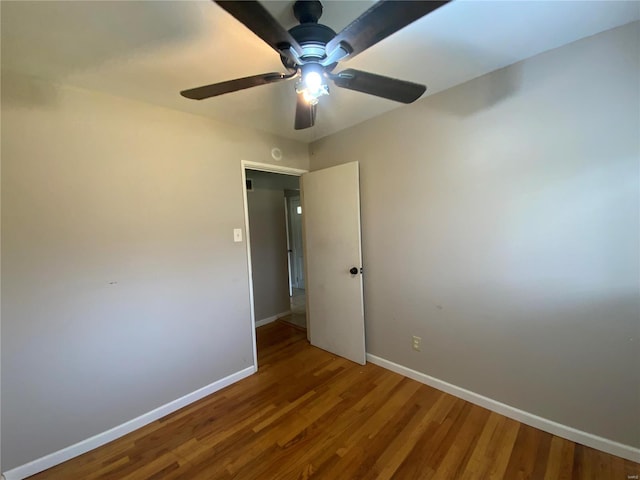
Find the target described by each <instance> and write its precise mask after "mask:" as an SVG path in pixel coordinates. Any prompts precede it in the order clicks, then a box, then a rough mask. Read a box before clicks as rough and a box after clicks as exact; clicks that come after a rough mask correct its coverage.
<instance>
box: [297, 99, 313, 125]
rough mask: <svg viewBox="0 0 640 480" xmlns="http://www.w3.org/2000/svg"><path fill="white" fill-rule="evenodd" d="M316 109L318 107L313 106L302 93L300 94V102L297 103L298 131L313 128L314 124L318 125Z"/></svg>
mask: <svg viewBox="0 0 640 480" xmlns="http://www.w3.org/2000/svg"><path fill="white" fill-rule="evenodd" d="M316 107H317V105H311V104H310V103H309V102H307V101H306V100H305V99H304V96H303V95H302V93H299V94H298V101H297V103H296V122H295V129H296V130H304V129H305V128H309V127H313V124H314V123H316Z"/></svg>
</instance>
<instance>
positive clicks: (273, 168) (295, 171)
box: [240, 160, 308, 370]
mask: <svg viewBox="0 0 640 480" xmlns="http://www.w3.org/2000/svg"><path fill="white" fill-rule="evenodd" d="M240 169H241V170H242V201H243V205H244V231H245V238H246V242H247V271H248V274H249V309H250V311H251V341H252V342H253V365H254V366H255V369H256V370H257V369H258V343H257V340H256V328H257V327H259V326H260V325H258V324H257V323H256V311H255V305H254V303H253V302H254V301H253V267H252V266H251V231H250V229H249V202H248V200H247V169H249V170H258V171H261V172H271V173H281V174H284V175H293V176H295V177H299V176H301V175H302V174H303V173H307V172H308V170H302V169H300V168H293V167H282V166H280V165H272V164H270V163H259V162H251V161H249V160H241V161H240Z"/></svg>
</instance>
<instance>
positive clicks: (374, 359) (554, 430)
mask: <svg viewBox="0 0 640 480" xmlns="http://www.w3.org/2000/svg"><path fill="white" fill-rule="evenodd" d="M367 360H368V361H369V362H371V363H374V364H376V365H379V366H381V367H383V368H386V369H387V370H391V371H392V372H396V373H399V374H400V375H404V376H405V377H409V378H411V379H413V380H416V381H418V382H420V383H424V384H426V385H429V386H431V387H434V388H437V389H438V390H442V391H443V392H446V393H449V394H451V395H454V396H455V397H458V398H462V399H463V400H466V401H468V402H471V403H473V404H475V405H479V406H481V407H484V408H486V409H488V410H491V411H492V412H496V413H499V414H501V415H504V416H505V417H509V418H512V419H514V420H517V421H519V422H521V423H524V424H526V425H530V426H532V427H534V428H538V429H540V430H543V431H545V432H548V433H551V434H553V435H557V436H558V437H562V438H566V439H567V440H571V441H573V442H576V443H580V444H582V445H586V446H588V447H591V448H595V449H597V450H601V451H603V452H607V453H610V454H611V455H616V456H618V457H622V458H626V459H627V460H631V461H634V462H640V449H638V448H635V447H632V446H630V445H624V444H622V443H618V442H614V441H613V440H609V439H607V438H603V437H599V436H597V435H593V434H591V433H587V432H583V431H581V430H577V429H575V428H573V427H569V426H567V425H563V424H561V423H557V422H554V421H553V420H549V419H547V418H543V417H539V416H538V415H534V414H533V413H529V412H525V411H524V410H520V409H518V408H515V407H512V406H510V405H506V404H504V403H501V402H498V401H497V400H493V399H491V398H488V397H485V396H483V395H480V394H478V393H475V392H472V391H470V390H466V389H464V388H461V387H458V386H456V385H453V384H451V383H448V382H445V381H443V380H440V379H438V378H434V377H432V376H430V375H427V374H425V373H421V372H418V371H416V370H412V369H411V368H409V367H405V366H403V365H399V364H397V363H394V362H392V361H390V360H386V359H384V358H381V357H378V356H376V355H372V354H370V353H367Z"/></svg>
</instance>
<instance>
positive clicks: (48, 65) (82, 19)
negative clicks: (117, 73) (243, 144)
mask: <svg viewBox="0 0 640 480" xmlns="http://www.w3.org/2000/svg"><path fill="white" fill-rule="evenodd" d="M200 5H201V4H199V3H198V2H66V1H50V2H2V4H1V7H0V8H1V11H2V18H1V22H2V29H1V32H2V68H3V75H4V72H5V70H7V69H9V70H14V71H16V72H21V73H23V74H26V75H32V76H35V77H39V78H50V79H52V80H53V81H54V82H56V81H64V80H65V78H66V77H68V76H70V75H72V74H76V73H79V72H82V71H85V70H89V69H92V68H96V67H100V66H101V65H103V64H105V63H108V62H112V61H115V60H124V59H127V58H131V57H132V56H133V55H140V54H144V53H148V52H151V51H157V50H159V49H164V48H166V47H167V46H171V45H175V44H181V43H185V42H187V41H188V40H190V39H193V38H194V37H197V36H199V35H201V32H202V31H203V27H204V26H205V25H204V23H205V22H204V19H203V15H202V11H201V8H200ZM29 93H30V94H31V95H29V96H27V95H26V92H24V93H23V94H22V95H19V96H18V97H17V98H18V99H22V100H26V99H27V98H29V101H30V104H34V103H36V102H43V103H45V104H46V102H48V101H50V100H51V97H50V96H49V95H48V94H47V93H46V92H42V91H40V90H38V91H30V92H29ZM39 104H41V103H39Z"/></svg>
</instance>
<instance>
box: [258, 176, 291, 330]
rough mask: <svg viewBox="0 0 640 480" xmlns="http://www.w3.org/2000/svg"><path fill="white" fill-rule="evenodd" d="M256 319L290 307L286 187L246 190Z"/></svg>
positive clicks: (276, 313) (275, 313)
mask: <svg viewBox="0 0 640 480" xmlns="http://www.w3.org/2000/svg"><path fill="white" fill-rule="evenodd" d="M247 203H248V208H249V234H250V235H251V265H252V272H251V273H252V276H253V302H254V308H255V318H256V322H258V321H260V320H265V319H267V318H269V317H273V316H274V315H278V314H280V313H285V312H288V311H289V310H290V306H289V273H288V269H287V227H286V220H285V215H284V190H283V189H279V190H278V189H268V188H260V187H259V186H257V187H256V186H254V190H253V191H252V192H247Z"/></svg>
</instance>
